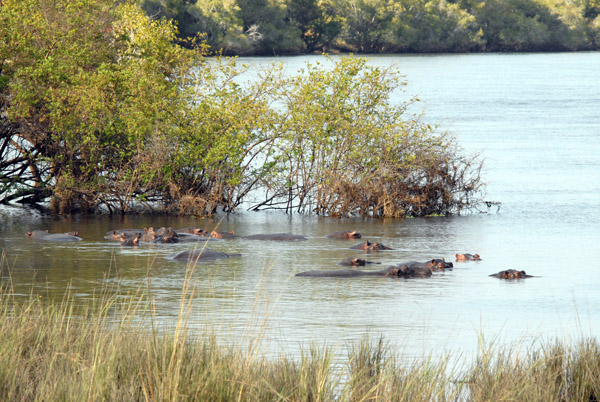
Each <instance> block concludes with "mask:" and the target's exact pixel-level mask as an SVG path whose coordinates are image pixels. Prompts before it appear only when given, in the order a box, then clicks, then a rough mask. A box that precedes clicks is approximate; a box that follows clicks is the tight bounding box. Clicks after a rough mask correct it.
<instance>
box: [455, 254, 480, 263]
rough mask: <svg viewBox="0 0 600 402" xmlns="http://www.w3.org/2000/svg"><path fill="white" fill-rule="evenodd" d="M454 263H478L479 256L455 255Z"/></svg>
mask: <svg viewBox="0 0 600 402" xmlns="http://www.w3.org/2000/svg"><path fill="white" fill-rule="evenodd" d="M455 256H456V261H480V260H481V256H480V255H479V254H469V253H465V254H455Z"/></svg>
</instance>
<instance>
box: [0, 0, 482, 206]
mask: <svg viewBox="0 0 600 402" xmlns="http://www.w3.org/2000/svg"><path fill="white" fill-rule="evenodd" d="M0 11H1V12H0V36H2V38H4V39H3V40H2V41H0V158H1V159H0V160H1V161H2V163H0V202H4V203H8V202H11V201H13V200H19V201H20V202H25V203H31V204H39V203H41V202H44V201H46V200H50V207H51V209H52V210H53V211H54V212H57V213H63V214H67V213H71V212H108V213H130V212H141V211H144V212H168V213H174V214H181V215H211V214H214V213H215V212H216V211H217V210H224V211H226V212H230V211H233V210H234V209H235V208H237V207H239V206H240V205H241V204H242V203H250V204H251V205H252V207H253V208H254V209H261V208H280V209H285V210H286V211H288V212H291V211H301V212H307V213H317V214H321V215H329V216H374V217H404V216H426V215H432V214H435V215H446V214H453V213H459V212H461V211H462V210H465V209H468V208H471V207H476V206H477V204H478V202H480V201H481V199H480V197H481V192H482V189H483V185H482V182H481V180H480V177H479V173H480V169H481V163H482V162H481V161H480V160H478V159H477V158H476V157H475V156H465V155H462V154H461V152H460V150H459V149H458V146H457V144H456V143H455V141H454V139H452V138H451V137H450V136H448V135H446V134H444V133H438V132H436V130H435V129H434V128H432V127H430V126H429V125H427V124H425V123H424V122H423V121H422V120H421V118H420V117H419V116H411V115H408V114H407V113H406V108H407V106H408V105H410V104H411V103H412V102H414V101H415V100H407V101H404V102H401V103H400V104H399V105H395V104H393V101H392V99H391V95H392V94H393V93H394V91H397V90H399V89H400V88H401V87H402V86H403V85H405V82H404V81H403V79H402V77H401V75H400V73H399V72H398V71H394V70H392V69H380V68H375V67H371V66H369V64H368V62H367V61H366V60H365V59H363V58H359V57H353V56H348V57H343V58H339V59H338V60H335V61H333V62H332V60H331V59H324V61H323V64H316V65H310V64H308V65H307V66H306V69H305V71H301V72H298V73H297V74H296V75H295V76H291V77H289V76H284V74H283V72H282V70H281V68H278V67H277V66H272V67H271V69H270V70H269V71H266V72H265V73H264V74H262V75H261V76H259V77H258V78H256V79H255V80H253V82H252V83H248V84H247V85H245V84H242V83H240V82H238V81H239V80H240V79H241V78H240V76H241V74H242V73H243V72H244V69H245V68H244V66H239V65H238V64H237V63H236V61H235V59H225V58H222V57H208V49H207V47H206V45H205V44H204V43H202V42H197V41H190V42H188V45H189V47H190V49H188V48H184V47H182V46H179V45H177V44H176V43H175V42H176V37H177V36H176V35H177V28H176V27H175V26H174V25H173V23H172V22H171V21H165V20H151V19H150V18H148V17H147V16H145V15H144V14H143V12H142V10H141V9H140V8H139V7H136V6H134V5H132V4H130V3H121V2H116V1H114V0H88V1H84V2H79V3H72V2H69V1H67V0H58V1H54V0H53V1H49V0H25V1H23V0H20V1H17V0H8V1H5V2H3V3H2V4H1V5H0ZM82 27H85V28H82ZM256 194H259V195H264V197H263V199H262V200H258V201H256V202H254V203H253V201H252V197H251V196H256Z"/></svg>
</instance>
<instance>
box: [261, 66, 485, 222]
mask: <svg viewBox="0 0 600 402" xmlns="http://www.w3.org/2000/svg"><path fill="white" fill-rule="evenodd" d="M404 85H405V82H404V81H402V80H401V79H400V76H399V74H398V72H397V71H394V70H392V69H380V68H376V67H370V66H369V65H368V64H367V61H366V60H365V59H362V58H355V57H346V58H342V59H339V60H338V61H335V62H334V63H333V65H332V66H329V65H328V66H323V65H321V64H320V63H316V64H314V65H313V64H308V65H307V66H306V69H305V70H304V71H302V72H301V73H300V74H298V75H297V76H294V77H291V78H289V79H288V80H286V81H285V82H284V83H283V84H282V89H281V91H282V92H281V99H280V101H279V103H280V104H282V105H283V106H284V110H283V111H282V112H281V117H280V122H279V123H278V124H277V125H276V126H275V128H276V130H277V135H275V137H277V139H278V140H277V151H276V152H275V154H276V155H277V158H278V166H279V170H273V171H272V173H274V174H275V176H272V177H271V178H270V179H269V180H268V191H267V192H266V197H265V200H264V201H263V202H261V203H258V204H256V205H255V206H254V208H255V209H260V208H264V207H269V208H282V209H285V210H286V211H310V212H315V213H318V214H323V215H330V216H352V215H359V216H385V217H403V216H423V215H430V214H447V213H452V212H457V211H460V210H461V209H463V208H465V207H467V206H468V205H469V204H470V203H471V202H476V195H477V194H478V193H479V191H480V189H481V183H480V179H479V169H480V166H481V164H480V162H479V161H477V159H476V158H474V157H463V156H461V155H460V154H459V152H458V151H457V149H456V146H455V144H454V143H453V141H452V139H451V138H449V137H448V136H446V135H444V134H437V133H436V132H435V131H434V130H433V129H432V128H431V127H430V126H428V125H426V124H423V123H422V122H421V121H420V119H419V118H418V117H410V116H409V117H408V118H407V117H406V116H405V111H406V107H407V106H408V105H410V104H411V103H412V102H414V100H412V99H409V100H407V101H406V102H404V103H402V104H401V105H393V104H392V103H391V102H390V95H391V94H392V93H393V92H394V91H396V90H398V89H400V88H401V87H402V86H404Z"/></svg>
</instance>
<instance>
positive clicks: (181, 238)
mask: <svg viewBox="0 0 600 402" xmlns="http://www.w3.org/2000/svg"><path fill="white" fill-rule="evenodd" d="M25 236H26V237H28V238H30V239H35V240H41V241H62V242H69V241H80V240H82V238H81V237H79V233H78V232H69V233H48V231H47V230H46V231H43V230H34V231H28V232H27V233H26V234H25ZM327 237H328V238H332V239H347V240H354V239H360V238H361V237H362V236H361V234H360V233H358V232H356V231H338V232H334V233H331V234H330V235H328V236H327ZM104 238H105V239H106V240H112V241H119V242H120V243H121V245H122V246H138V245H139V244H140V242H142V243H179V242H198V241H202V240H218V239H221V240H222V239H235V238H243V239H249V240H274V241H302V240H307V237H305V236H302V235H294V234H288V233H274V234H255V235H250V236H239V235H236V234H235V233H234V232H233V231H231V232H217V231H216V230H213V231H210V232H209V231H207V230H204V229H200V228H184V229H176V230H174V229H172V228H164V227H162V228H160V229H157V230H155V229H154V228H145V229H117V230H111V231H109V232H107V233H106V236H104ZM350 249H353V250H362V251H365V252H371V251H380V250H393V249H392V248H390V247H387V246H385V245H384V244H382V243H373V242H369V241H365V242H363V243H360V244H357V245H355V246H353V247H350ZM239 256H241V254H227V253H223V252H220V251H215V250H212V249H210V248H207V247H204V248H201V249H196V250H190V251H181V252H178V253H175V254H171V255H169V256H168V257H167V258H170V259H175V260H182V261H192V262H196V261H198V260H216V259H220V258H231V257H239ZM455 257H456V261H479V260H481V257H480V256H479V254H468V253H465V254H456V255H455ZM369 264H380V263H379V262H373V261H367V260H365V259H364V258H358V257H356V258H352V257H350V258H346V259H344V260H342V261H340V262H339V265H342V266H351V267H360V266H365V265H369ZM452 267H453V264H452V263H451V262H446V261H445V260H444V259H443V258H433V259H431V260H428V261H425V262H416V261H411V262H406V263H401V264H397V265H393V266H390V267H388V268H386V269H382V270H372V271H362V270H358V269H351V268H349V269H336V270H316V271H306V272H300V273H298V274H296V276H299V277H313V278H314V277H318V278H324V277H329V278H354V277H359V276H383V277H395V278H414V277H429V276H431V275H432V274H433V272H435V271H443V270H445V269H451V268H452ZM490 276H493V277H496V278H499V279H523V278H530V277H532V276H531V275H527V273H526V272H525V271H519V270H514V269H509V270H505V271H500V272H498V273H495V274H492V275H490Z"/></svg>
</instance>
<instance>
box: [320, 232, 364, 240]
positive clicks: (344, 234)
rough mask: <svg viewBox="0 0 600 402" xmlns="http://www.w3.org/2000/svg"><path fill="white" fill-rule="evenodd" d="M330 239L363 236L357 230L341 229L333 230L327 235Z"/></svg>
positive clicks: (358, 237)
mask: <svg viewBox="0 0 600 402" xmlns="http://www.w3.org/2000/svg"><path fill="white" fill-rule="evenodd" d="M327 237H329V238H330V239H350V240H351V239H360V238H361V237H362V236H361V234H360V233H358V232H357V231H356V230H353V231H352V232H349V231H347V230H341V231H339V232H333V233H331V234H329V235H327Z"/></svg>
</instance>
